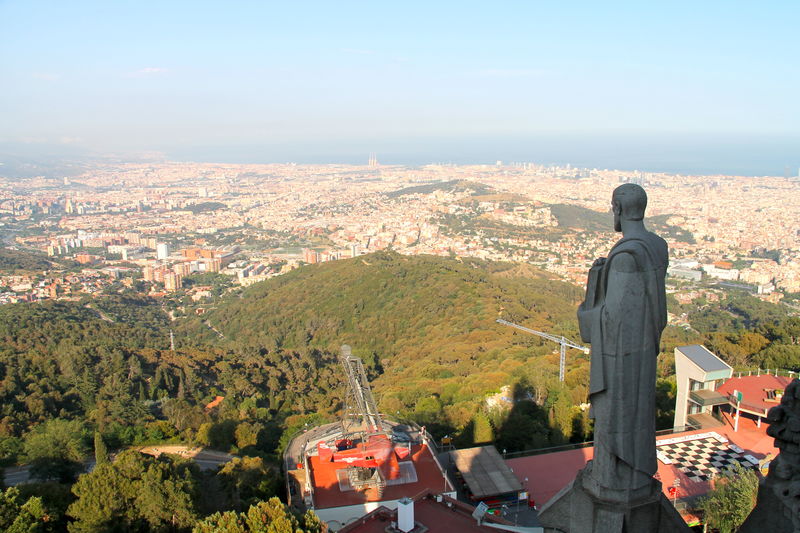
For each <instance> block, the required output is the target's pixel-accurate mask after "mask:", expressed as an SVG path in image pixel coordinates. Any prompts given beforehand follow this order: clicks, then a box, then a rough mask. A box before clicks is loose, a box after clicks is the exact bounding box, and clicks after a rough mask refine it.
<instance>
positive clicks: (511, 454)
mask: <svg viewBox="0 0 800 533" xmlns="http://www.w3.org/2000/svg"><path fill="white" fill-rule="evenodd" d="M696 429H700V428H699V427H697V426H694V425H691V424H687V425H685V426H681V427H676V428H672V429H662V430H659V431H656V437H661V436H663V435H673V434H675V433H683V432H684V431H694V430H696ZM591 446H594V441H593V440H588V441H585V442H575V443H572V444H564V445H561V446H550V447H547V448H536V449H533V450H521V451H518V452H506V453H503V452H501V453H500V455H501V456H502V457H503V459H514V458H516V457H528V456H531V455H542V454H546V453H554V452H565V451H569V450H579V449H581V448H589V447H591Z"/></svg>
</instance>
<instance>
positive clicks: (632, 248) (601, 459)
mask: <svg viewBox="0 0 800 533" xmlns="http://www.w3.org/2000/svg"><path fill="white" fill-rule="evenodd" d="M667 265H668V250H667V244H666V242H665V241H664V240H663V239H662V238H660V237H658V236H657V235H655V234H653V233H650V232H646V233H645V234H643V235H641V236H637V237H635V238H623V239H621V240H620V241H619V242H617V244H616V245H615V246H614V248H612V250H611V252H610V253H609V256H608V258H607V259H606V260H605V262H604V263H602V264H599V265H596V266H595V267H593V268H592V271H590V274H589V283H588V285H587V301H585V302H584V303H583V304H581V306H580V308H579V310H578V319H579V322H580V325H581V336H582V337H583V340H584V341H585V342H590V343H591V348H592V358H591V370H590V381H589V401H590V402H591V406H592V407H591V413H590V414H591V416H592V418H593V419H594V421H595V422H594V442H595V446H594V460H593V469H592V476H593V477H594V478H595V479H596V480H597V481H598V482H599V483H600V485H602V486H605V487H608V488H612V489H623V490H630V489H635V488H638V487H642V486H644V485H646V484H647V483H649V482H650V481H651V478H652V476H653V475H654V474H655V472H656V469H657V463H656V453H655V380H656V378H655V376H656V358H657V356H658V352H659V344H660V340H661V332H662V331H663V330H664V327H665V326H666V324H667V306H666V294H665V290H664V278H665V277H666V270H667Z"/></svg>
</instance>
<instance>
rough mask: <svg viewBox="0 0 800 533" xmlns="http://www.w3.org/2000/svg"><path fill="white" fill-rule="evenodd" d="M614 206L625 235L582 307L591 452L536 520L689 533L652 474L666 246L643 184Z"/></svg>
mask: <svg viewBox="0 0 800 533" xmlns="http://www.w3.org/2000/svg"><path fill="white" fill-rule="evenodd" d="M611 207H612V210H613V212H614V229H615V230H616V231H621V232H622V239H620V240H619V242H617V243H616V244H615V245H614V247H613V248H612V249H611V252H609V254H608V257H607V258H600V259H598V260H596V261H595V262H594V265H593V266H592V268H591V270H590V271H589V280H588V283H587V286H586V299H585V301H584V302H583V303H582V304H581V305H580V307H579V308H578V323H579V325H580V329H581V337H582V338H583V340H584V342H590V343H591V345H592V364H591V370H590V375H589V400H590V401H591V404H592V408H591V413H590V414H591V416H592V417H593V418H594V459H593V460H592V461H590V462H589V464H587V465H586V467H585V468H584V469H583V470H581V471H580V472H578V475H577V476H576V477H575V479H574V480H573V481H572V483H570V484H569V485H568V486H566V487H564V488H563V489H562V490H561V491H560V492H559V493H558V494H557V495H556V496H555V497H554V498H553V499H552V500H550V501H549V502H547V503H546V504H545V505H544V506H542V508H541V510H540V512H539V519H540V521H541V522H542V525H544V526H545V528H551V529H554V530H558V531H564V532H568V533H601V532H602V533H623V532H624V533H678V532H688V531H690V530H689V528H688V526H687V525H686V523H685V522H684V520H683V518H681V516H680V514H679V513H678V512H677V511H676V510H675V508H674V507H673V506H672V504H671V503H670V502H669V501H668V500H667V499H666V497H665V496H664V494H663V492H662V490H661V482H660V481H658V480H656V479H655V478H654V477H653V475H654V474H655V473H656V470H657V464H656V435H655V429H656V428H655V418H656V413H655V396H656V391H655V386H656V357H657V356H658V352H659V344H660V341H661V332H662V331H663V330H664V327H665V326H666V325H667V304H666V292H665V290H664V278H665V277H666V273H667V264H668V256H667V252H668V251H667V243H666V242H664V239H662V238H661V237H658V236H657V235H655V234H653V233H651V232H649V231H647V230H646V229H645V227H644V222H643V220H644V211H645V208H646V207H647V194H645V192H644V189H642V188H641V187H640V186H638V185H633V184H625V185H621V186H620V187H617V188H616V189H615V190H614V194H613V195H612V198H611Z"/></svg>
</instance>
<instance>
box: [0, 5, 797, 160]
mask: <svg viewBox="0 0 800 533" xmlns="http://www.w3.org/2000/svg"><path fill="white" fill-rule="evenodd" d="M655 4H656V3H655V2H645V1H636V2H629V3H611V2H598V1H592V2H585V3H583V2H553V1H547V2H538V1H534V0H529V1H520V2H501V1H491V2H490V1H482V2H468V1H463V0H461V1H454V2H434V1H433V0H429V1H427V2H409V1H403V2H375V1H373V2H346V1H343V0H335V1H327V2H303V1H286V0H283V1H279V2H267V1H262V2H242V1H235V0H230V1H219V2H201V1H198V0H194V1H188V2H179V1H172V0H170V1H158V2H156V1H153V2H148V1H135V2H134V1H131V2H123V1H110V0H102V1H96V2H88V1H87V2H83V1H80V0H71V1H63V0H59V1H53V2H40V1H30V0H25V1H22V0H20V1H9V0H5V1H3V0H0V142H4V143H29V144H36V143H47V144H57V143H65V144H69V145H74V146H80V147H85V148H89V149H93V150H115V151H140V150H158V151H164V152H166V153H168V154H177V156H180V157H201V156H202V154H207V158H211V159H213V158H214V157H220V158H228V159H237V160H246V159H261V160H270V159H272V160H281V161H282V160H288V159H292V158H295V159H297V158H300V159H303V158H306V159H309V160H314V159H320V158H330V159H331V160H336V159H337V158H338V159H346V158H348V157H353V156H354V154H363V155H359V157H362V158H364V159H366V154H367V153H368V152H370V151H378V152H379V154H387V156H384V159H385V158H386V157H389V158H391V157H396V158H398V159H402V158H403V157H404V156H405V157H408V158H413V157H416V156H419V157H431V158H432V159H438V160H448V159H454V160H463V159H469V158H470V157H481V158H489V159H492V158H493V157H495V154H496V158H502V157H506V158H510V157H514V158H517V159H520V160H522V159H525V160H533V159H535V158H536V157H537V156H538V157H551V158H553V159H558V158H560V157H562V155H563V156H565V157H568V158H569V157H572V158H573V159H574V161H579V160H580V158H581V157H583V158H587V157H588V159H589V163H591V161H592V157H594V158H595V159H597V158H601V157H606V158H607V159H608V158H610V161H611V163H613V162H614V157H615V156H614V154H615V153H616V154H618V157H619V158H620V159H621V160H624V159H625V158H626V157H627V158H631V157H634V158H635V156H636V154H637V153H639V154H640V155H641V154H642V153H645V152H646V153H652V154H657V153H659V152H658V148H657V147H659V146H661V147H664V151H663V153H664V154H666V155H664V157H666V158H667V159H669V158H670V157H672V156H669V154H670V153H673V152H676V151H677V152H676V153H683V154H685V155H686V154H689V155H686V157H688V159H690V160H693V159H697V160H698V164H702V163H703V153H704V148H703V146H705V145H704V143H706V144H707V145H708V150H709V151H714V150H716V151H717V152H720V151H721V152H720V154H718V155H719V157H723V158H724V157H727V156H726V155H725V154H728V153H730V157H734V158H736V157H739V158H741V157H743V154H742V153H741V150H742V149H745V150H746V148H744V147H747V146H753V147H755V146H758V147H759V148H758V149H756V148H753V150H752V152H753V153H752V154H750V155H751V156H752V159H753V161H755V160H759V158H761V159H763V160H764V161H765V163H764V164H768V165H771V166H772V167H774V168H776V169H777V170H779V171H781V172H782V170H783V166H784V165H792V166H795V167H796V166H797V165H798V164H800V155H799V154H798V152H797V146H798V142H797V141H798V140H800V105H798V99H799V97H798V94H800V59H799V58H800V45H799V44H798V43H800V39H798V28H800V2H797V1H786V2H769V1H765V2H733V1H724V2H713V1H701V2H698V1H692V2H663V3H659V4H661V5H660V6H656V5H655ZM730 143H733V144H730ZM733 145H735V146H737V147H738V148H736V149H729V150H728V151H726V148H725V147H726V146H728V147H730V146H733ZM548 146H549V147H550V148H547V147H548ZM609 151H610V152H611V153H609ZM773 152H775V153H773ZM198 154H200V155H198ZM437 155H438V157H436V156H437ZM745 155H747V154H745ZM337 156H338V157H337ZM715 157H716V156H715ZM706 162H707V161H706ZM601 164H602V163H601ZM623 166H624V165H623ZM712 166H713V165H712Z"/></svg>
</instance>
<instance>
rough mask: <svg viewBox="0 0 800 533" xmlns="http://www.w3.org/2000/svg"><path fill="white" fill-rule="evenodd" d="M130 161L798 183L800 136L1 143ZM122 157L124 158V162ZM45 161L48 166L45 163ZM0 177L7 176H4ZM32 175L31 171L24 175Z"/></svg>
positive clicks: (16, 160)
mask: <svg viewBox="0 0 800 533" xmlns="http://www.w3.org/2000/svg"><path fill="white" fill-rule="evenodd" d="M109 153H113V156H114V159H117V160H119V161H125V160H128V159H129V160H130V161H131V162H135V161H141V160H146V159H150V160H152V159H151V158H142V154H144V153H149V154H150V155H151V156H152V154H158V155H159V156H160V157H163V158H164V159H165V160H167V161H186V162H197V163H219V164H275V163H297V164H347V165H366V164H367V162H368V160H369V157H370V154H371V153H374V154H375V155H376V157H377V160H378V162H379V163H380V164H385V165H405V166H409V167H419V166H423V165H428V164H436V163H439V164H454V165H495V164H496V163H497V162H498V161H501V162H502V163H503V164H504V165H508V164H511V163H534V164H537V165H545V166H553V165H556V166H565V165H567V164H569V165H571V166H573V167H576V168H589V169H601V170H605V169H607V170H619V171H636V170H638V171H641V172H647V173H667V174H682V175H697V176H702V175H736V176H775V177H784V176H786V175H788V176H789V177H797V176H798V175H800V136H786V135H784V136H756V135H750V136H742V135H738V136H733V135H729V136H724V135H714V136H711V135H706V136H698V135H695V136H676V135H670V136H667V135H663V134H662V135H641V136H632V135H624V136H623V135H607V136H599V135H588V134H585V135H578V134H553V135H539V136H535V137H531V136H527V137H518V138H511V137H506V138H498V137H486V138H479V137H465V138H461V139H454V138H421V137H420V138H418V137H406V138H402V139H376V140H335V139H314V140H304V141H290V140H284V141H269V142H258V143H255V142H247V143H238V144H233V143H230V142H226V143H221V144H214V145H211V144H200V143H193V144H191V145H183V146H175V145H174V144H173V145H172V146H167V145H152V146H142V145H137V146H131V147H130V149H128V147H127V146H126V147H125V148H124V149H116V150H113V151H112V150H107V151H100V150H96V149H95V150H91V149H89V148H87V147H78V146H64V145H55V144H39V145H37V144H27V145H23V144H19V143H15V144H9V143H0V162H7V164H6V165H4V166H5V169H9V170H10V168H9V167H12V166H19V165H20V164H23V163H24V164H27V163H31V162H36V161H37V160H40V161H41V162H42V163H43V164H44V166H46V167H49V169H48V171H49V173H53V172H55V173H57V171H56V170H55V168H54V165H53V163H54V162H55V161H54V160H62V161H68V160H69V159H70V158H72V157H75V158H80V159H84V160H91V159H93V158H98V159H99V158H105V157H106V156H107V155H108V154H109ZM126 154H127V155H126ZM48 160H49V161H48ZM4 166H0V175H9V174H6V173H4V172H3V170H4ZM29 170H30V169H29Z"/></svg>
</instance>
